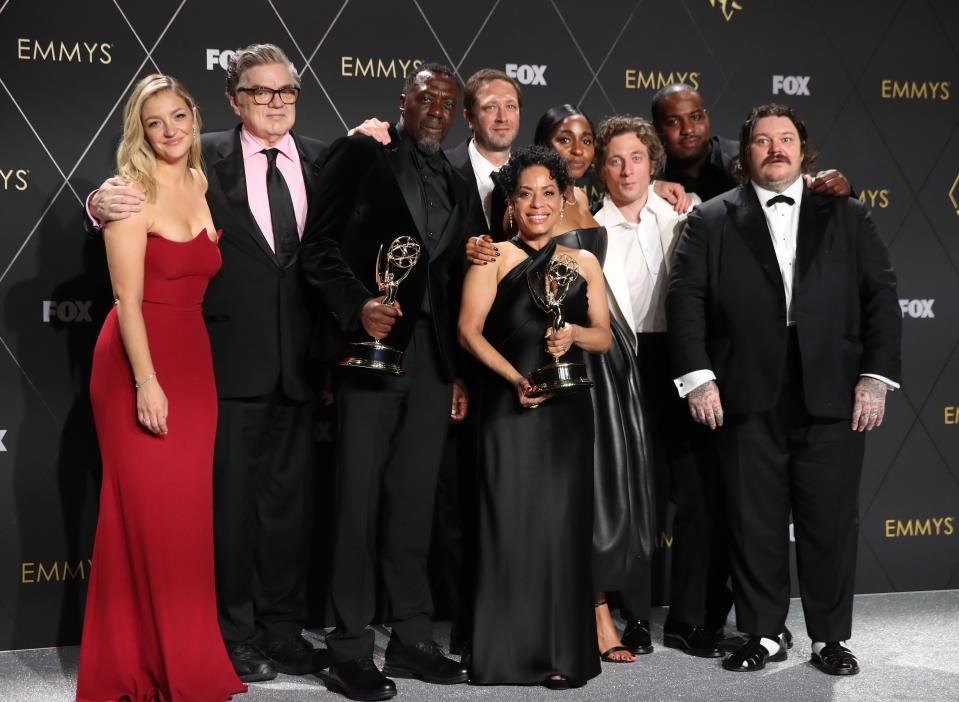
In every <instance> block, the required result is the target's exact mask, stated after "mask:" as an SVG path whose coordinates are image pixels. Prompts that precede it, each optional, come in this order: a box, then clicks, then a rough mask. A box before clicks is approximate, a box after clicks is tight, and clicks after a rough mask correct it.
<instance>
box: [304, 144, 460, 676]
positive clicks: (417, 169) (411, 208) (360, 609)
mask: <svg viewBox="0 0 959 702" xmlns="http://www.w3.org/2000/svg"><path fill="white" fill-rule="evenodd" d="M390 137H391V142H390V144H389V146H382V145H380V144H379V143H377V142H376V141H374V140H373V139H370V138H368V137H365V136H352V137H345V138H343V139H340V140H338V141H336V142H334V143H333V145H332V146H331V148H330V154H329V157H328V159H327V161H326V163H325V164H324V168H323V173H322V175H321V177H320V181H319V183H318V185H317V189H316V195H315V199H317V200H318V201H319V202H322V203H323V208H322V211H321V212H320V215H319V217H317V218H316V220H315V221H314V222H313V224H312V225H311V227H310V228H309V231H308V232H307V233H306V234H305V235H304V237H303V242H302V245H301V264H302V267H303V270H304V273H305V275H306V279H307V280H308V282H309V284H310V285H311V286H312V287H313V288H314V289H315V291H316V293H317V295H318V297H319V300H320V301H321V303H322V304H323V305H324V306H325V307H326V308H327V309H328V310H329V311H330V312H331V313H332V316H333V319H334V320H335V321H336V324H337V330H336V337H335V339H334V342H335V346H336V347H337V349H336V350H337V351H339V350H340V349H342V346H343V345H344V344H345V343H346V342H347V341H351V340H367V339H369V336H368V335H367V334H366V333H365V331H364V330H363V327H362V324H361V321H360V311H361V309H362V307H363V305H364V304H365V303H366V302H367V301H368V300H369V299H370V298H373V297H375V296H378V295H380V294H381V293H379V292H378V291H377V286H376V282H375V276H374V271H375V264H376V256H377V251H378V249H379V247H380V246H381V245H383V246H384V247H388V246H389V244H390V242H391V241H392V240H393V239H394V238H395V237H397V236H411V237H413V238H414V239H416V240H417V241H418V242H419V243H420V245H421V254H420V259H419V262H418V263H417V264H416V265H415V266H414V267H413V269H412V270H411V272H410V274H409V276H408V277H407V278H406V279H405V280H404V281H403V283H402V284H401V285H400V288H399V293H398V295H397V300H398V302H399V303H400V305H401V307H402V310H403V316H402V317H400V318H399V319H398V321H397V322H396V324H395V326H394V327H393V329H392V331H391V332H390V334H389V335H388V336H387V337H386V339H385V342H386V343H387V344H388V345H390V346H393V347H394V348H397V349H401V350H403V351H404V356H403V369H404V371H405V372H404V374H403V375H402V376H398V377H397V376H386V375H378V374H368V373H365V372H363V371H357V370H355V369H342V370H341V372H340V374H339V377H338V379H337V412H338V418H339V437H338V444H337V450H338V463H337V470H338V473H337V516H336V541H335V546H334V556H333V581H332V583H331V589H330V592H331V598H332V601H333V610H334V613H335V615H336V624H337V629H336V631H335V632H334V633H333V634H331V635H330V636H329V637H328V638H327V645H328V647H329V648H330V651H331V653H332V655H333V658H334V660H336V661H345V660H351V659H356V658H361V657H365V656H371V655H372V652H373V636H372V632H370V631H369V630H367V629H366V626H367V625H368V624H369V623H370V622H371V621H372V619H373V616H374V610H375V583H376V580H377V566H378V565H379V567H380V569H381V571H382V575H383V581H384V583H385V586H386V592H387V595H388V598H389V603H390V611H389V619H390V623H391V625H392V628H393V634H394V635H396V636H398V637H399V639H400V640H401V641H402V643H405V644H413V643H417V642H419V641H422V640H425V639H429V638H432V630H431V621H430V619H431V616H432V600H431V597H430V589H429V583H428V580H427V576H426V565H427V556H428V551H429V539H430V527H431V521H432V513H433V499H434V494H435V492H436V477H437V472H438V469H439V462H440V454H441V452H442V448H443V439H444V437H445V435H446V427H447V426H448V424H449V413H450V406H451V398H452V380H453V378H454V373H455V371H456V358H457V345H456V343H455V336H454V330H455V326H454V315H455V313H456V310H455V309H454V302H452V301H451V298H452V297H453V293H454V292H455V291H458V290H459V288H460V286H461V274H462V268H463V258H464V256H463V247H464V244H465V237H466V236H467V232H468V229H467V225H466V221H467V219H468V215H469V212H470V208H471V207H472V206H473V205H472V202H471V201H472V200H473V199H475V194H473V193H475V190H474V191H473V193H471V192H470V188H469V186H468V184H467V183H466V181H465V180H464V179H463V178H462V177H460V176H459V174H458V173H457V172H456V171H454V170H453V169H452V168H451V167H450V165H449V162H448V161H447V160H446V159H445V157H444V156H443V154H442V153H439V154H437V155H435V156H434V158H429V157H427V156H426V155H424V154H422V153H421V152H419V151H418V150H417V149H416V147H415V145H414V144H413V142H412V139H410V137H409V136H408V135H406V134H404V133H403V132H401V131H398V130H397V128H396V127H394V128H391V130H390ZM436 193H439V194H440V195H441V196H442V197H441V198H438V197H436V196H435V195H436ZM454 299H455V298H454ZM378 539H379V543H377V540H378Z"/></svg>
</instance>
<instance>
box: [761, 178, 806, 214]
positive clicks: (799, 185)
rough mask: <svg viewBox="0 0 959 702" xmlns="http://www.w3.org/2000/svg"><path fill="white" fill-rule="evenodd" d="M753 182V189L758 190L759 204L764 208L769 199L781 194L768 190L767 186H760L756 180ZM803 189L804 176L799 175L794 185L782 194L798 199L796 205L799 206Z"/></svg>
mask: <svg viewBox="0 0 959 702" xmlns="http://www.w3.org/2000/svg"><path fill="white" fill-rule="evenodd" d="M751 182H752V186H753V190H755V191H756V197H758V198H759V204H760V205H762V206H763V208H765V206H766V202H767V201H768V200H769V198H771V197H775V196H776V195H779V194H780V193H777V192H776V191H775V190H767V189H766V188H763V187H760V186H759V185H757V184H756V182H755V181H751ZM802 191H803V178H802V176H799V177H798V178H796V180H795V181H793V183H792V185H790V186H789V187H788V188H786V189H785V190H783V191H782V193H781V194H782V195H785V196H787V197H791V198H792V199H793V200H795V201H796V202H795V204H794V207H799V204H800V202H801V201H802Z"/></svg>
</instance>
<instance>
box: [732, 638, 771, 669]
mask: <svg viewBox="0 0 959 702" xmlns="http://www.w3.org/2000/svg"><path fill="white" fill-rule="evenodd" d="M761 639H762V637H761V636H750V637H749V640H748V641H746V643H744V644H743V645H742V646H740V647H739V648H737V649H736V650H735V651H733V652H732V653H730V654H729V655H728V656H726V658H725V659H724V660H723V668H725V669H726V670H731V671H733V672H736V673H753V672H755V671H757V670H762V669H763V668H765V667H766V663H767V662H768V663H779V662H781V661H784V660H786V642H785V641H783V639H782V637H781V636H780V637H779V650H778V651H776V652H775V653H774V654H772V655H769V651H767V650H766V647H765V646H763V645H762V644H761V643H759V642H760V640H761Z"/></svg>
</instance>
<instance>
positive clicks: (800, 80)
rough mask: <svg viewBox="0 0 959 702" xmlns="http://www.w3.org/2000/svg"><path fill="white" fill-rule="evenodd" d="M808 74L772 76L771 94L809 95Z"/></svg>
mask: <svg viewBox="0 0 959 702" xmlns="http://www.w3.org/2000/svg"><path fill="white" fill-rule="evenodd" d="M809 78H810V76H779V75H775V76H773V95H779V94H785V95H809Z"/></svg>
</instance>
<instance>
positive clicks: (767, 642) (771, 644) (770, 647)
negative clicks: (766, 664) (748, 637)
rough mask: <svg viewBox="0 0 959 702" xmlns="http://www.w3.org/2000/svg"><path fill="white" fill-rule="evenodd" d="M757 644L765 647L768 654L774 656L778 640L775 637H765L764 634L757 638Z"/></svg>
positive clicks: (777, 648)
mask: <svg viewBox="0 0 959 702" xmlns="http://www.w3.org/2000/svg"><path fill="white" fill-rule="evenodd" d="M759 645H760V646H762V647H763V648H765V649H766V651H768V652H769V655H770V656H775V655H776V654H777V653H779V642H778V641H776V640H775V639H767V638H766V637H765V636H764V637H763V638H761V639H760V640H759Z"/></svg>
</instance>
